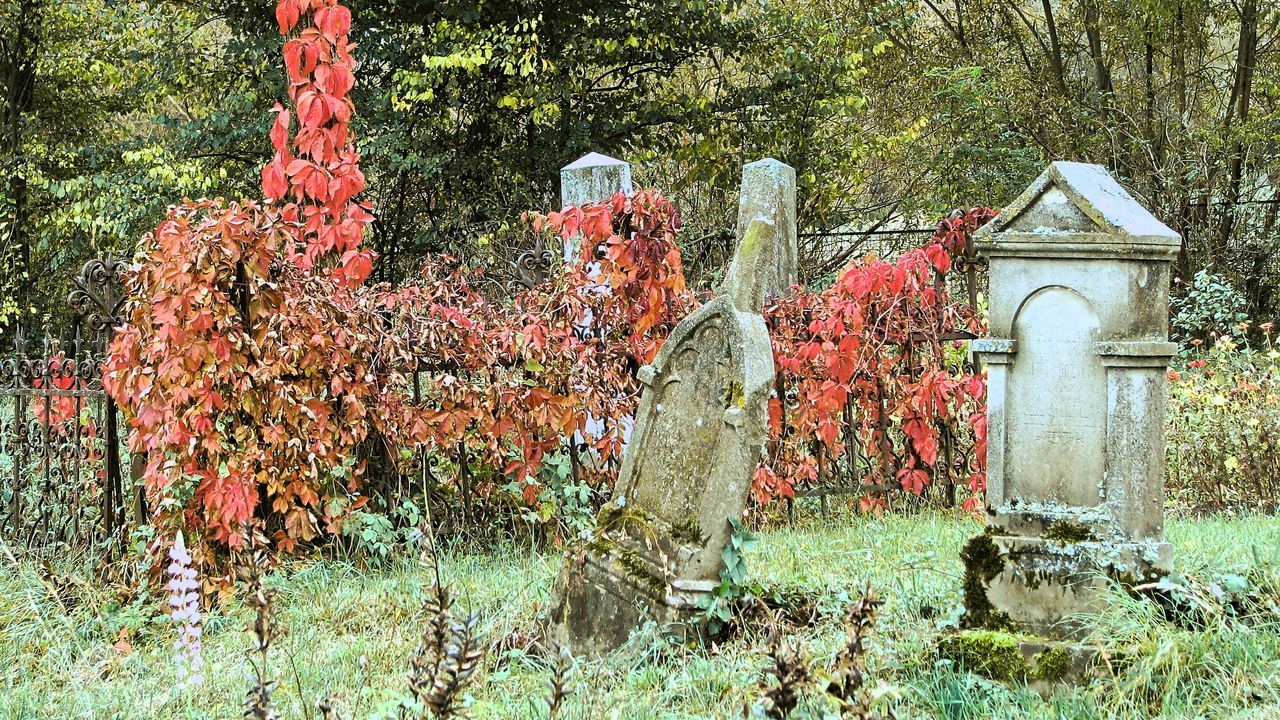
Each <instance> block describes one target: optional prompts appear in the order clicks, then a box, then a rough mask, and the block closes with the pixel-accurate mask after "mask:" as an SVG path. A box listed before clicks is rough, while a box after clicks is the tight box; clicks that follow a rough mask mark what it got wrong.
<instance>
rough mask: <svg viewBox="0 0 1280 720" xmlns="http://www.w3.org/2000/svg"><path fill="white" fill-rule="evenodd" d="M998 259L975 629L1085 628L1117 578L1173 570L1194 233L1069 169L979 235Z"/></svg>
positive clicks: (970, 608)
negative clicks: (1167, 500)
mask: <svg viewBox="0 0 1280 720" xmlns="http://www.w3.org/2000/svg"><path fill="white" fill-rule="evenodd" d="M975 242H976V243H977V246H978V251H979V253H981V254H983V255H985V256H986V257H987V258H988V259H989V260H990V263H991V276H990V308H991V331H990V334H991V337H990V338H985V339H981V340H976V341H974V342H973V345H972V349H973V352H974V354H975V355H976V356H977V357H978V358H980V359H981V361H982V362H983V363H984V364H985V366H986V368H987V373H988V390H987V393H988V398H987V399H988V410H987V413H988V414H987V433H988V435H987V461H988V463H987V464H988V469H987V530H986V533H985V534H984V535H982V536H979V537H977V538H974V539H973V540H972V541H971V542H970V543H969V545H968V546H967V547H966V548H965V551H964V559H965V564H966V577H965V605H966V613H965V620H964V624H965V625H967V626H969V627H1003V626H1011V627H1013V628H1017V629H1020V630H1026V631H1030V632H1034V633H1037V634H1041V635H1046V636H1051V637H1072V636H1074V635H1078V634H1079V632H1080V630H1081V628H1079V627H1077V626H1076V625H1075V624H1074V623H1073V622H1072V621H1071V616H1072V615H1075V614H1078V613H1081V612H1089V611H1092V610H1096V609H1098V607H1099V602H1100V600H1101V596H1102V594H1103V592H1104V591H1105V589H1106V587H1107V579H1108V578H1110V579H1116V580H1120V581H1122V582H1136V581H1139V580H1142V579H1146V578H1149V577H1152V576H1155V575H1159V574H1163V573H1167V572H1168V571H1169V570H1170V569H1171V563H1172V553H1171V551H1170V548H1169V546H1168V544H1167V543H1165V542H1164V539H1163V529H1162V507H1163V493H1164V402H1165V372H1166V367H1167V365H1168V362H1169V359H1170V358H1171V357H1172V355H1173V354H1174V352H1175V350H1176V348H1175V346H1174V345H1173V344H1172V343H1170V342H1168V292H1169V265H1170V261H1171V260H1172V259H1173V258H1174V257H1175V256H1176V254H1177V252H1178V248H1179V243H1180V241H1179V238H1178V235H1177V234H1176V233H1174V232H1173V231H1172V230H1170V229H1169V228H1167V227H1165V226H1164V225H1163V224H1162V223H1160V222H1159V221H1158V220H1156V219H1155V218H1154V217H1153V216H1152V215H1151V214H1150V213H1149V212H1147V211H1146V210H1145V209H1144V208H1142V206H1140V205H1139V204H1138V203H1137V202H1136V201H1135V200H1134V199H1133V198H1132V197H1131V196H1130V195H1129V194H1128V193H1127V192H1125V190H1124V189H1123V188H1121V187H1120V185H1119V184H1117V183H1116V181H1115V180H1114V179H1113V178H1112V177H1111V176H1110V175H1109V174H1108V173H1107V172H1106V170H1105V169H1103V168H1102V167H1100V166H1097V165H1085V164H1082V163H1068V162H1056V163H1053V164H1052V165H1051V166H1050V167H1049V168H1048V169H1047V170H1046V171H1045V172H1044V173H1043V174H1041V176H1040V177H1039V178H1037V179H1036V181H1035V182H1034V183H1032V185H1031V186H1030V187H1029V188H1028V189H1027V190H1026V191H1025V192H1024V193H1023V194H1022V195H1021V196H1020V197H1019V198H1018V199H1017V200H1016V201H1014V202H1013V203H1012V204H1011V205H1010V206H1009V207H1008V208H1006V209H1005V210H1004V211H1003V212H1001V213H1000V214H999V215H998V216H997V217H996V218H995V219H994V220H992V221H991V223H990V224H988V225H987V226H986V227H984V228H982V229H981V230H979V231H978V233H977V234H976V235H975Z"/></svg>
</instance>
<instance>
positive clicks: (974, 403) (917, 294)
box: [754, 208, 994, 510]
mask: <svg viewBox="0 0 1280 720" xmlns="http://www.w3.org/2000/svg"><path fill="white" fill-rule="evenodd" d="M993 215H994V213H993V212H992V211H991V210H989V209H986V208H979V209H975V210H972V211H970V212H968V213H961V214H958V215H953V216H952V217H950V218H948V219H947V220H944V221H942V222H941V223H939V226H938V232H937V234H936V235H935V236H934V238H933V239H932V240H931V241H930V242H929V243H928V244H927V245H925V246H924V247H923V248H919V249H916V250H912V251H909V252H907V253H904V254H903V255H902V256H901V257H900V258H899V259H898V260H897V261H896V262H888V261H885V260H880V259H877V258H874V257H869V258H867V259H865V260H862V261H860V262H855V263H852V264H850V265H849V266H848V267H846V268H845V269H844V270H843V271H842V272H841V273H840V275H839V276H838V277H837V278H836V280H835V282H834V284H833V285H832V287H831V288H830V289H828V290H826V291H824V292H821V293H810V292H806V291H803V290H801V291H797V292H796V293H794V294H793V295H791V296H789V297H787V298H785V299H783V300H782V301H781V302H779V303H778V304H776V305H775V306H774V307H772V308H770V309H769V310H768V311H767V320H768V321H769V325H770V328H771V331H772V334H773V341H774V361H775V365H776V367H777V370H778V387H779V388H781V389H782V390H783V392H784V394H785V402H780V401H777V400H775V402H774V403H773V405H772V406H771V408H770V412H771V422H770V453H769V461H768V463H767V465H768V467H767V468H763V469H762V470H761V471H760V472H758V473H757V475H756V486H755V493H754V494H755V497H756V498H757V500H760V501H767V500H769V499H771V498H774V497H791V496H792V495H793V494H794V488H795V487H797V486H801V485H806V484H811V483H814V482H817V481H818V480H819V478H820V477H821V478H822V479H823V480H824V481H829V480H830V479H831V478H832V476H833V475H834V474H835V473H836V472H837V471H836V470H834V469H833V466H836V465H838V464H840V465H842V466H843V471H844V472H851V474H852V475H853V476H854V477H859V478H861V480H862V482H863V483H864V485H866V486H867V487H868V488H870V489H869V491H868V495H867V496H866V497H864V502H863V507H864V509H867V510H880V509H883V508H884V507H885V506H886V502H885V498H886V495H885V491H886V489H887V488H888V487H891V486H892V485H898V486H900V487H902V488H903V489H904V490H906V491H908V492H912V493H915V494H921V493H923V492H924V491H925V489H926V488H927V487H929V486H930V485H931V484H933V483H934V482H935V481H936V480H937V479H938V478H939V477H940V476H942V477H945V478H949V479H952V481H953V482H955V481H956V480H957V479H958V480H959V482H958V483H957V484H961V483H963V484H966V485H967V486H968V487H969V488H970V490H971V491H972V492H973V493H975V497H971V498H969V499H968V500H967V501H966V502H967V504H968V505H969V506H973V504H974V503H975V502H976V493H979V492H981V490H982V489H983V487H984V486H985V479H986V474H985V468H986V418H985V414H984V412H985V407H984V401H985V393H986V387H985V383H984V382H983V378H982V376H981V375H978V374H975V373H974V372H973V371H972V369H970V368H968V367H967V366H965V367H959V366H957V364H956V362H955V360H956V356H957V354H958V353H959V352H960V350H959V347H958V343H956V342H955V341H953V340H948V339H946V338H947V335H948V334H949V333H952V332H953V331H956V330H962V329H968V330H972V331H978V330H980V329H981V328H980V326H979V320H978V318H977V317H976V315H975V314H974V311H973V308H970V307H968V306H966V305H964V304H961V303H957V302H953V301H952V300H951V298H950V296H949V295H948V293H947V292H946V285H945V276H946V274H947V273H948V272H949V271H950V270H951V269H952V266H953V260H954V258H955V257H958V256H960V255H964V254H966V253H967V252H968V251H969V246H968V243H969V237H970V235H971V233H972V232H973V231H974V230H976V229H977V228H978V227H980V226H981V225H982V224H984V223H985V222H987V221H988V220H989V219H990V218H991V217H992V216H993ZM949 357H950V360H949V359H948V358H949ZM849 446H852V447H849ZM851 459H852V462H853V463H854V464H855V465H857V468H856V469H851V468H850V467H849V464H850V461H851ZM944 461H945V462H944Z"/></svg>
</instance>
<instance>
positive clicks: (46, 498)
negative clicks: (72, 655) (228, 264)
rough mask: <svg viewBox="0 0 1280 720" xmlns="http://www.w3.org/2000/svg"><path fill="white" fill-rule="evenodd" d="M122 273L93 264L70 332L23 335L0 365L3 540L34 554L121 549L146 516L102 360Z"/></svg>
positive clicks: (74, 299)
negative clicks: (137, 519) (126, 462)
mask: <svg viewBox="0 0 1280 720" xmlns="http://www.w3.org/2000/svg"><path fill="white" fill-rule="evenodd" d="M123 270H124V264H123V263H122V262H121V261H119V260H115V259H105V260H92V261H90V262H88V263H86V264H85V266H84V268H83V270H82V271H81V273H80V275H79V277H77V278H76V280H75V289H74V290H73V291H72V293H71V295H70V297H69V298H68V302H69V304H70V305H71V308H72V310H73V311H74V320H73V322H72V325H71V326H70V327H67V328H63V329H62V330H61V331H53V330H51V329H50V328H48V327H45V328H42V329H41V330H40V332H38V333H29V332H26V331H23V330H19V331H18V332H16V333H15V341H14V347H13V351H12V352H11V353H9V354H5V355H0V538H3V539H4V540H5V542H6V543H10V544H12V545H16V546H17V547H19V548H24V549H27V550H32V551H37V552H39V551H49V550H53V549H56V548H59V547H67V546H73V547H101V546H102V545H104V544H105V545H108V546H110V547H118V546H119V543H116V542H114V541H116V540H118V539H121V538H123V537H124V536H125V535H127V533H128V530H129V529H130V528H131V527H132V518H131V515H140V514H141V513H140V507H139V506H138V505H137V503H138V502H139V501H140V498H139V497H138V495H137V493H136V492H135V483H134V482H133V481H132V480H131V479H130V478H128V477H127V476H126V474H125V473H124V472H123V467H122V457H123V453H122V450H123V448H122V447H121V436H120V430H119V428H120V424H119V417H118V412H117V409H116V406H115V403H113V402H112V401H111V398H109V397H107V395H106V393H105V392H104V391H103V389H102V360H103V356H104V354H105V351H106V346H107V342H108V340H109V339H110V334H111V328H112V327H113V326H114V325H115V324H116V323H117V320H118V318H117V313H118V311H119V308H120V301H121V290H122V288H121V284H120V281H121V274H122V272H123Z"/></svg>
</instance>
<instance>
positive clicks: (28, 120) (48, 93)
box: [0, 0, 222, 335]
mask: <svg viewBox="0 0 1280 720" xmlns="http://www.w3.org/2000/svg"><path fill="white" fill-rule="evenodd" d="M217 43H218V37H217V35H216V33H213V32H211V28H209V27H207V26H205V25H204V24H203V20H202V18H201V16H200V15H199V14H198V13H195V12H193V11H192V10H190V9H187V8H185V7H184V6H179V5H174V6H172V7H167V8H164V10H163V12H162V11H161V9H160V8H157V7H156V6H154V5H151V4H147V3H124V2H115V1H114V0H58V1H57V2H51V1H49V0H4V1H3V2H0V81H2V82H3V85H2V86H0V102H2V103H3V105H0V115H2V116H3V126H4V131H3V133H2V135H3V138H4V144H3V148H2V152H3V154H0V261H3V263H4V270H5V272H3V273H0V335H3V334H4V332H5V330H4V329H5V327H7V326H9V325H12V324H13V322H14V320H15V317H14V316H15V315H16V314H17V313H18V312H19V311H21V312H22V313H23V314H28V315H29V314H33V313H34V314H39V313H46V312H48V313H54V314H57V313H61V312H63V311H64V306H65V305H64V303H63V300H64V299H65V297H66V294H67V283H68V280H69V278H70V277H72V276H73V275H74V274H75V271H76V270H78V269H79V265H80V264H81V263H82V262H83V261H84V260H85V259H87V258H88V257H91V256H94V255H97V254H100V253H102V252H107V251H114V250H128V249H130V248H131V247H132V246H133V243H135V242H136V241H137V239H138V238H139V237H140V236H141V235H142V233H143V232H144V231H145V230H146V229H147V228H148V227H150V226H154V224H155V222H156V221H157V219H158V218H159V217H160V216H161V215H163V211H164V206H165V205H166V204H167V203H169V202H171V201H172V200H173V199H175V198H181V197H182V196H183V195H193V196H194V195H205V194H215V193H217V192H218V188H219V186H220V185H221V184H222V178H221V177H220V176H219V175H218V174H217V172H216V169H215V168H213V167H212V166H210V165H209V164H208V163H206V162H204V161H203V159H202V158H200V157H198V156H192V155H184V154H181V153H179V152H178V151H177V135H178V132H177V130H176V128H178V127H180V125H181V124H182V123H184V122H186V120H188V119H189V118H190V117H191V116H192V114H204V113H207V112H209V111H210V110H209V109H210V108H211V107H212V105H211V103H210V102H209V98H210V96H209V95H208V94H207V93H205V92H202V86H201V80H202V76H203V74H204V73H205V72H207V71H209V70H210V68H211V66H212V65H213V64H214V55H215V54H216V46H217Z"/></svg>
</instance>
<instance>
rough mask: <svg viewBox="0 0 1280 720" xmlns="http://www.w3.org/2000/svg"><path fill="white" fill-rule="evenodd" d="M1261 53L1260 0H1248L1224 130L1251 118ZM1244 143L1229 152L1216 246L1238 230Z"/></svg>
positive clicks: (1243, 11)
mask: <svg viewBox="0 0 1280 720" xmlns="http://www.w3.org/2000/svg"><path fill="white" fill-rule="evenodd" d="M1257 54H1258V0H1244V2H1243V3H1241V5H1240V41H1239V43H1238V44H1237V46H1236V67H1235V83H1234V84H1233V85H1232V88H1231V104H1230V105H1229V106H1228V108H1227V115H1226V122H1225V123H1224V124H1223V125H1224V129H1226V130H1227V131H1228V132H1230V130H1231V127H1232V125H1233V122H1232V119H1233V116H1234V119H1235V124H1238V125H1243V124H1245V123H1247V122H1248V121H1249V101H1250V98H1251V96H1252V95H1253V68H1254V64H1255V60H1256V58H1257ZM1244 154H1245V147H1244V142H1243V141H1242V140H1240V139H1236V140H1235V142H1233V143H1232V147H1231V151H1230V152H1229V153H1228V158H1230V159H1229V161H1228V162H1229V165H1228V169H1227V186H1226V188H1224V192H1223V197H1222V200H1223V204H1222V216H1221V219H1220V220H1219V222H1218V230H1217V233H1216V237H1215V238H1214V247H1215V248H1216V249H1219V250H1221V249H1224V248H1226V246H1227V242H1228V241H1229V240H1230V239H1231V232H1232V231H1233V230H1234V229H1235V218H1236V203H1237V202H1238V201H1239V200H1240V181H1241V180H1242V179H1243V177H1244Z"/></svg>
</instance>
